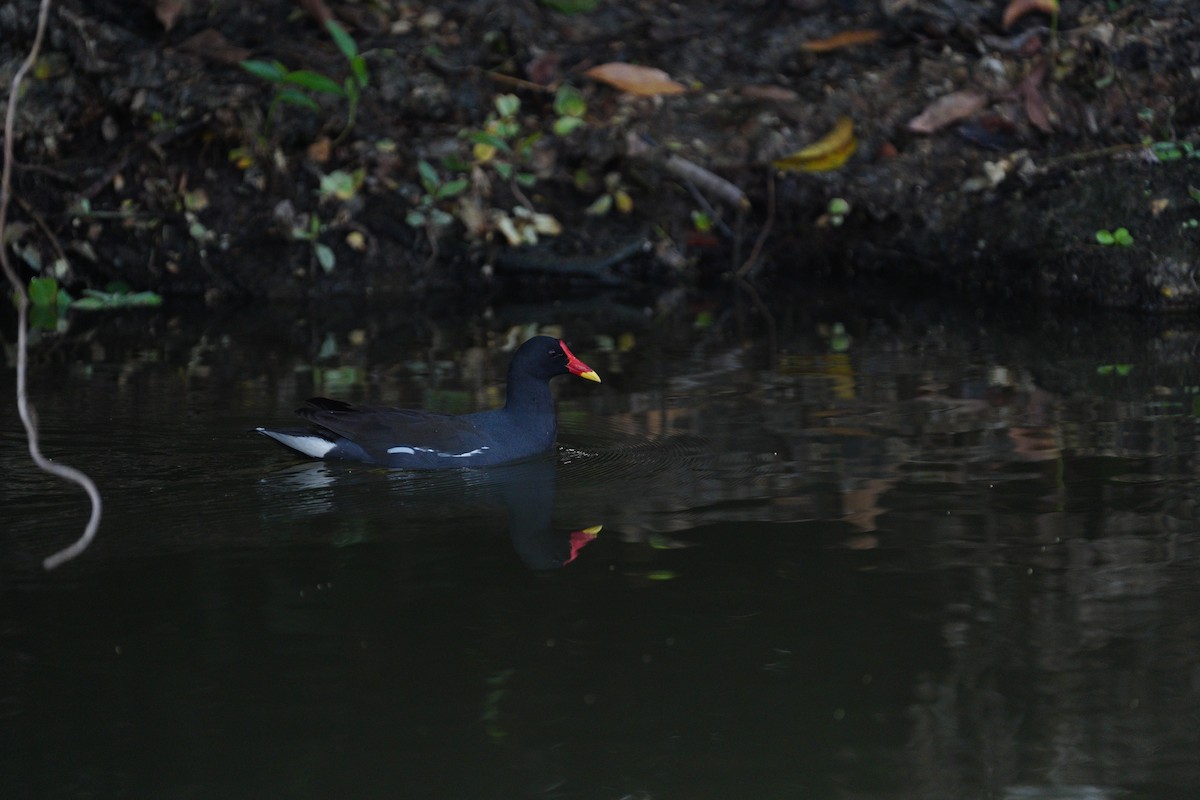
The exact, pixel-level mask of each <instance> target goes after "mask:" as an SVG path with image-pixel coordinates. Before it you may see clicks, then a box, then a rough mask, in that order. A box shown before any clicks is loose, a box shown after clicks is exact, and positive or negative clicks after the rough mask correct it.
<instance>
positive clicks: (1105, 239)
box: [1096, 231, 1117, 247]
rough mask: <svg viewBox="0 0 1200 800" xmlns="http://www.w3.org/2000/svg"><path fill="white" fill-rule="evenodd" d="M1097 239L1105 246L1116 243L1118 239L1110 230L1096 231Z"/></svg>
mask: <svg viewBox="0 0 1200 800" xmlns="http://www.w3.org/2000/svg"><path fill="white" fill-rule="evenodd" d="M1096 241H1097V242H1099V243H1100V244H1102V245H1104V246H1105V247H1108V246H1109V245H1110V244H1114V243H1115V242H1116V241H1117V240H1116V239H1115V238H1113V235H1112V234H1111V233H1109V232H1108V231H1096Z"/></svg>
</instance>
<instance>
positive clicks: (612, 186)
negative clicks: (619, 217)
mask: <svg viewBox="0 0 1200 800" xmlns="http://www.w3.org/2000/svg"><path fill="white" fill-rule="evenodd" d="M604 189H605V191H604V194H602V195H600V196H599V197H597V198H596V199H595V200H593V201H592V204H591V205H590V206H588V207H587V208H586V209H585V210H584V213H585V214H588V215H590V216H593V217H603V216H604V215H605V214H607V213H608V212H609V211H611V210H612V209H613V207H614V206H615V207H616V209H617V211H620V212H621V213H622V214H628V213H629V212H630V211H633V198H632V197H630V196H629V192H627V191H626V190H625V187H624V186H622V185H621V174H620V173H618V172H610V173H608V174H607V175H605V176H604Z"/></svg>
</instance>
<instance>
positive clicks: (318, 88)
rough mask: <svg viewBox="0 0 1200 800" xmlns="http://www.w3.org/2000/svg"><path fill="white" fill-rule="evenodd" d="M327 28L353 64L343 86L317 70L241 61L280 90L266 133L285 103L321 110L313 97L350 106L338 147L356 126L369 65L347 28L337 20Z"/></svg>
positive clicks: (326, 25) (255, 61) (269, 111)
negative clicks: (342, 101)
mask: <svg viewBox="0 0 1200 800" xmlns="http://www.w3.org/2000/svg"><path fill="white" fill-rule="evenodd" d="M325 27H326V29H327V30H328V31H329V35H330V36H331V37H333V41H334V43H335V44H336V45H337V47H338V50H340V51H341V52H342V55H343V56H344V57H345V58H346V62H347V63H348V64H349V65H350V72H351V74H350V76H349V77H347V78H346V79H345V80H344V81H343V82H342V83H340V84H339V83H338V82H337V81H335V80H334V79H333V78H330V77H329V76H328V75H325V74H322V73H320V72H315V71H313V70H308V69H297V70H289V69H288V68H287V67H286V66H284V65H283V64H282V63H280V62H279V61H260V60H255V59H249V60H246V61H243V62H241V66H242V69H244V70H246V71H247V72H249V73H250V74H251V75H254V76H255V77H258V78H262V79H263V80H264V81H267V82H269V83H274V84H276V85H277V86H278V87H279V89H278V90H277V91H276V92H275V97H274V99H273V100H272V101H271V105H270V107H269V108H268V109H267V120H266V122H265V123H264V125H263V129H264V131H265V132H269V131H270V130H271V124H272V121H273V120H274V118H275V109H276V108H278V107H279V105H280V104H281V103H283V104H287V105H294V106H299V107H301V108H307V109H308V110H309V111H320V108H321V107H320V106H319V105H317V101H316V100H314V99H313V95H332V96H335V97H341V98H344V99H345V100H346V103H347V106H348V108H347V111H346V125H345V127H344V128H342V132H341V133H340V134H338V137H337V139H336V140H334V143H335V144H336V143H337V142H340V141H341V140H342V139H343V138H345V136H346V134H348V133H349V132H350V130H351V129H352V128H353V127H354V120H355V118H356V116H357V114H358V101H359V98H360V96H361V93H362V90H363V89H365V88H366V87H367V83H368V79H369V76H368V74H367V62H366V60H365V59H364V58H363V56H362V55H361V54H360V53H359V52H358V45H357V44H355V42H354V39H353V38H352V37H351V36H350V34H348V33H346V29H345V28H343V27H342V26H341V25H339V24H338V23H336V22H334V21H333V20H328V21H326V23H325Z"/></svg>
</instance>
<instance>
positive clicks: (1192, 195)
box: [1188, 184, 1200, 203]
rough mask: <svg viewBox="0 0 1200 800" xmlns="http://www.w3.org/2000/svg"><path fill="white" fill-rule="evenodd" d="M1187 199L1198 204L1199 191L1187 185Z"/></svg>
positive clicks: (1199, 199)
mask: <svg viewBox="0 0 1200 800" xmlns="http://www.w3.org/2000/svg"><path fill="white" fill-rule="evenodd" d="M1188 197H1190V198H1192V199H1193V200H1195V201H1196V202H1197V203H1200V189H1197V188H1196V187H1195V186H1192V185H1190V184H1189V185H1188Z"/></svg>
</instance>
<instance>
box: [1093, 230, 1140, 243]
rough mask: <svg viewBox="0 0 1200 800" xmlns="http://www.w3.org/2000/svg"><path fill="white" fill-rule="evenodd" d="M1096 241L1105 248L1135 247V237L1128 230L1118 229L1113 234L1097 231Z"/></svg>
mask: <svg viewBox="0 0 1200 800" xmlns="http://www.w3.org/2000/svg"><path fill="white" fill-rule="evenodd" d="M1096 241H1097V242H1099V243H1100V244H1102V245H1104V246H1105V247H1111V246H1112V245H1120V246H1121V247H1130V246H1132V245H1133V235H1132V234H1130V233H1129V230H1128V229H1127V228H1117V229H1116V230H1115V231H1111V232H1109V231H1106V230H1104V229H1101V230H1098V231H1096Z"/></svg>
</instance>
